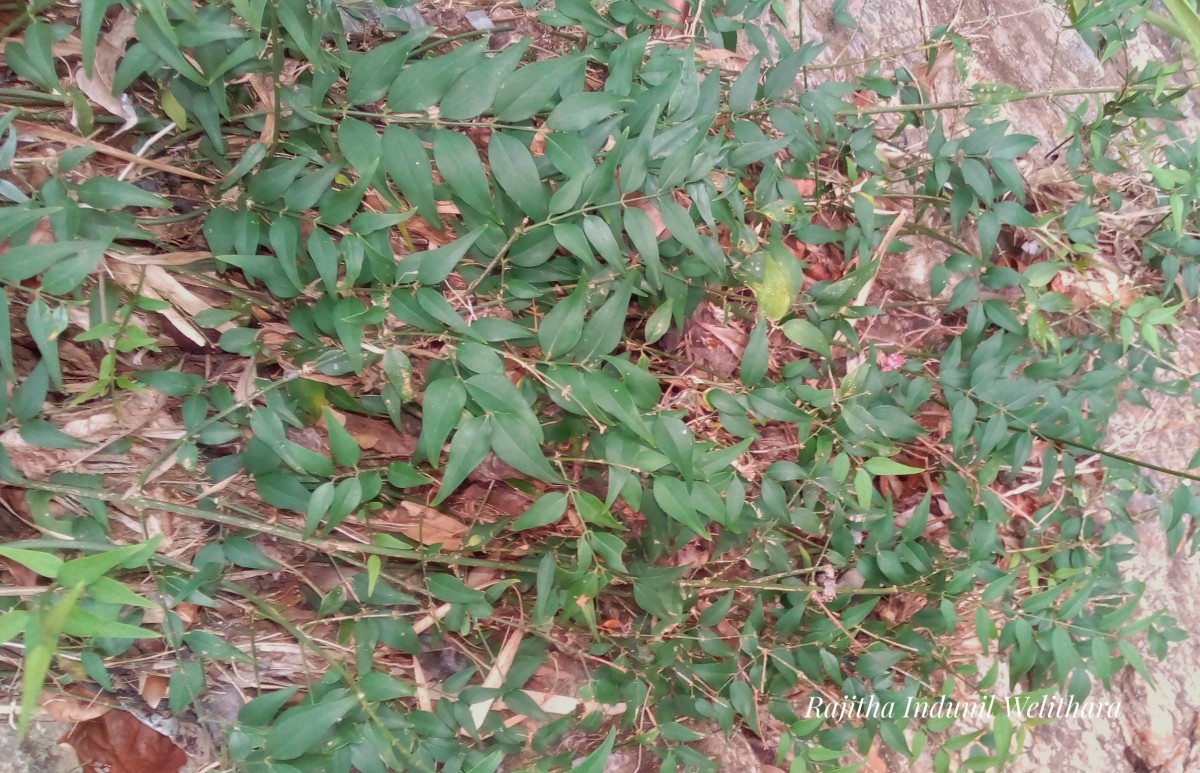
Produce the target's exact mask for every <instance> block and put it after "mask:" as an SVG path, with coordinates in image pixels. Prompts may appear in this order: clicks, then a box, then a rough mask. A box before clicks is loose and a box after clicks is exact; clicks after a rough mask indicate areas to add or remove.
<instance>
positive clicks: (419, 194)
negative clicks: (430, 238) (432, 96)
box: [382, 124, 442, 231]
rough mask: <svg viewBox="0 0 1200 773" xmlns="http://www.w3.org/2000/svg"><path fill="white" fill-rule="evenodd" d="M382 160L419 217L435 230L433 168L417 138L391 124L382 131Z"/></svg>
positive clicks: (439, 221) (438, 218)
mask: <svg viewBox="0 0 1200 773" xmlns="http://www.w3.org/2000/svg"><path fill="white" fill-rule="evenodd" d="M382 149H383V163H384V168H385V169H387V173H388V176H389V177H391V178H392V182H394V183H395V184H396V187H397V188H399V189H400V193H401V194H403V196H404V198H405V199H407V200H408V203H409V205H410V206H413V207H416V209H417V212H419V213H420V214H421V219H423V220H424V221H425V222H426V223H429V224H430V225H431V226H433V227H434V228H436V229H438V230H439V231H440V230H442V219H441V216H440V215H439V214H438V211H437V201H436V200H435V199H434V198H433V167H432V166H431V165H430V163H429V154H428V153H426V152H425V146H424V145H423V144H422V143H421V139H420V138H419V137H418V136H417V135H416V134H415V133H413V132H411V131H409V130H408V129H405V128H403V127H401V126H396V125H395V124H391V125H389V126H387V127H386V128H385V129H384V130H383V144H382Z"/></svg>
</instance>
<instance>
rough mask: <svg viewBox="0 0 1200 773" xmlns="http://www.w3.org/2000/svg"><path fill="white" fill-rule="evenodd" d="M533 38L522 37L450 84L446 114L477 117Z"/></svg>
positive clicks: (443, 109) (443, 111) (453, 117)
mask: <svg viewBox="0 0 1200 773" xmlns="http://www.w3.org/2000/svg"><path fill="white" fill-rule="evenodd" d="M532 42H533V40H532V38H522V39H521V40H519V41H517V42H516V43H514V44H513V45H511V46H509V47H508V48H506V49H504V50H503V51H501V52H500V53H498V54H496V55H495V56H494V57H492V58H491V59H485V60H484V61H483V62H480V63H479V64H477V65H475V66H474V67H472V68H471V69H469V70H467V71H466V72H464V73H463V74H462V75H460V76H458V78H457V79H456V80H455V81H454V83H452V84H451V85H450V90H449V91H447V92H446V96H444V97H442V102H441V105H440V108H441V116H442V118H447V119H450V120H453V121H461V120H467V119H470V118H477V117H479V116H480V115H482V114H483V113H484V112H486V111H487V110H488V108H490V107H491V106H492V99H493V97H494V96H495V95H496V92H497V90H498V89H499V88H500V84H501V82H502V81H504V79H505V78H507V77H508V76H509V75H510V74H511V73H512V71H513V70H514V69H515V68H516V66H517V62H519V61H521V57H522V56H524V54H525V50H526V49H527V48H529V44H530V43H532Z"/></svg>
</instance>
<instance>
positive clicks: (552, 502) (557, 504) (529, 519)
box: [509, 491, 567, 531]
mask: <svg viewBox="0 0 1200 773" xmlns="http://www.w3.org/2000/svg"><path fill="white" fill-rule="evenodd" d="M566 512H567V495H566V494H564V493H562V492H561V491H552V492H550V493H549V494H543V495H542V496H541V497H539V498H538V500H537V501H536V502H534V503H533V504H532V505H531V506H530V507H529V509H528V510H526V511H525V512H524V513H522V514H521V516H520V517H519V518H517V520H515V521H513V524H512V526H510V527H509V528H510V529H511V530H512V531H524V530H526V529H538V528H541V527H543V526H549V525H550V524H552V523H556V522H558V520H559V519H560V518H562V517H563V515H565V514H566Z"/></svg>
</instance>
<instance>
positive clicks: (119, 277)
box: [108, 262, 234, 350]
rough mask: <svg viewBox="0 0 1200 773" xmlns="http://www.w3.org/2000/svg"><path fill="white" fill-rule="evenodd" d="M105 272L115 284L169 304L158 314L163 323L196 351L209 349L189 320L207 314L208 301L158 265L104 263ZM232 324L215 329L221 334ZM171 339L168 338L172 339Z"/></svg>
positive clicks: (203, 336)
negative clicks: (169, 305) (163, 320)
mask: <svg viewBox="0 0 1200 773" xmlns="http://www.w3.org/2000/svg"><path fill="white" fill-rule="evenodd" d="M108 270H109V273H110V274H111V275H112V277H113V279H114V280H116V282H117V284H119V285H121V286H122V287H124V288H125V289H127V290H129V291H131V292H134V291H136V292H137V293H138V294H139V295H141V296H143V297H145V298H153V299H157V300H161V301H166V302H167V303H170V304H171V306H172V308H169V309H163V310H161V311H159V312H158V313H159V314H161V315H162V317H163V318H164V319H165V320H167V321H168V322H169V323H170V325H171V327H173V328H174V330H175V331H176V332H178V333H179V334H180V335H182V336H184V337H186V339H187V340H188V341H190V342H191V343H192V344H193V345H194V346H195V347H196V348H198V349H200V350H209V349H211V348H212V342H210V341H209V340H208V338H207V337H206V336H205V335H204V333H202V332H200V330H199V329H198V328H197V327H196V326H195V325H193V324H192V323H191V321H190V318H191V317H195V316H196V315H197V314H199V313H200V312H202V311H211V310H212V306H210V305H209V303H208V301H206V300H204V299H203V298H201V297H200V296H198V295H196V294H195V293H193V292H192V291H191V290H189V289H187V288H186V287H184V286H183V285H182V284H180V282H179V280H178V279H176V278H175V277H173V276H171V275H170V274H169V273H167V270H166V269H164V268H162V267H161V266H153V265H147V266H139V267H134V266H132V265H128V264H126V263H123V262H113V263H109V264H108ZM233 327H234V325H233V323H232V322H225V323H223V324H221V325H219V326H218V327H217V330H220V331H222V332H223V331H225V330H229V329H231V328H233ZM174 337H175V336H172V338H174ZM180 343H181V342H180Z"/></svg>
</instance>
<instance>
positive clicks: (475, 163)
mask: <svg viewBox="0 0 1200 773" xmlns="http://www.w3.org/2000/svg"><path fill="white" fill-rule="evenodd" d="M433 158H434V160H435V161H436V162H437V167H438V171H439V172H441V173H442V179H443V180H445V181H446V185H447V186H449V188H450V190H451V191H452V192H453V193H454V195H455V196H457V197H458V198H460V199H462V200H463V202H464V203H466V205H467V206H469V207H470V208H471V209H473V210H475V211H476V212H478V213H480V214H481V215H485V216H487V217H491V218H495V216H496V209H495V207H494V206H493V204H492V199H491V194H490V193H489V191H488V182H487V174H486V173H485V172H484V171H483V164H482V163H481V162H480V160H479V152H478V151H476V150H475V143H473V142H471V139H470V138H469V137H467V135H465V134H461V133H459V132H452V131H447V130H445V129H438V130H437V131H435V132H434V133H433Z"/></svg>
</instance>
